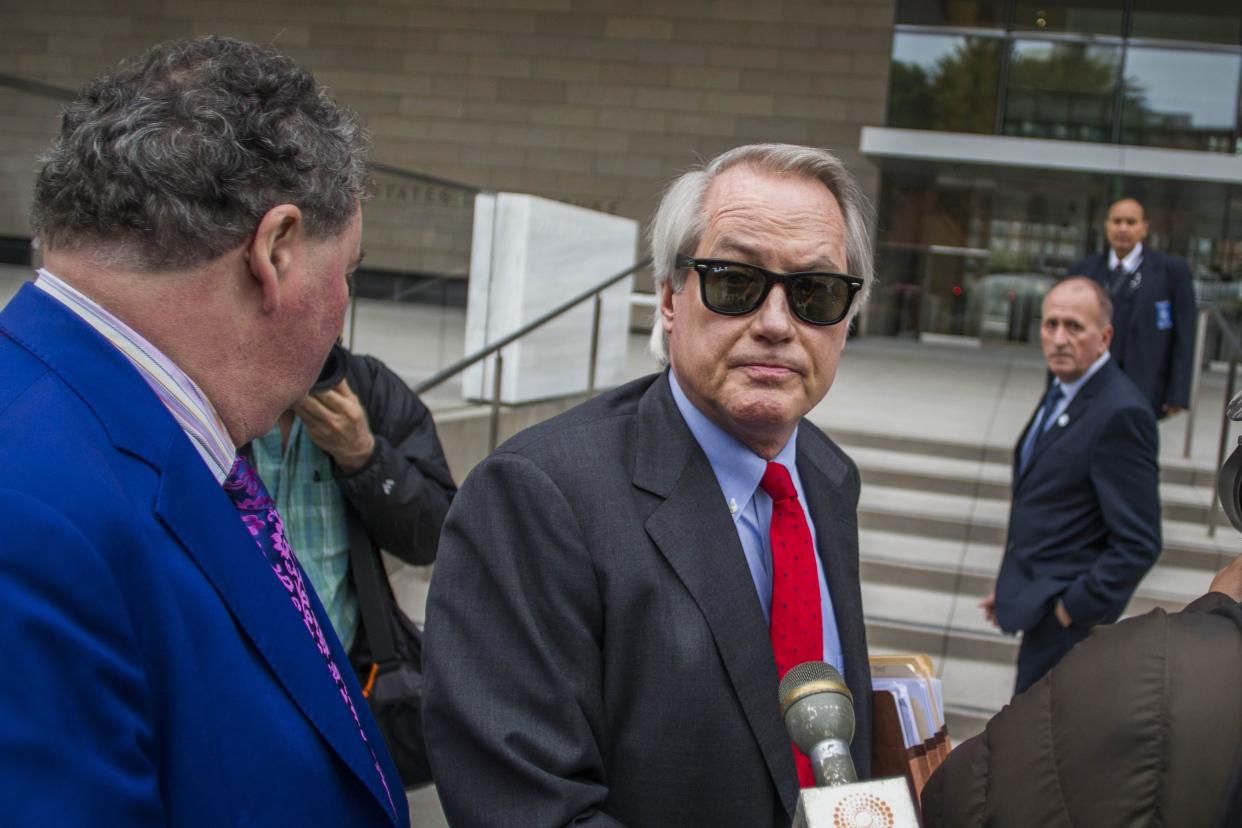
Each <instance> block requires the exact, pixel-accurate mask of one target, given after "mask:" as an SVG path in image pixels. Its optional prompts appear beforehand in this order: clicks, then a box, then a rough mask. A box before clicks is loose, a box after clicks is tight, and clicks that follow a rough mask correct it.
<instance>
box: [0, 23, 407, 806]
mask: <svg viewBox="0 0 1242 828" xmlns="http://www.w3.org/2000/svg"><path fill="white" fill-rule="evenodd" d="M363 144H364V139H363V135H362V131H361V127H360V126H359V125H358V123H357V121H356V118H355V117H354V116H353V115H352V114H351V113H349V112H347V111H345V110H343V109H342V108H340V107H338V106H337V105H336V104H335V103H334V102H333V101H332V100H331V99H330V98H329V97H328V96H327V94H326V93H325V91H324V90H323V89H322V88H320V87H318V86H317V85H316V84H315V81H314V78H312V77H311V75H310V74H309V73H308V72H306V71H305V70H303V69H301V68H299V67H298V66H296V65H295V64H293V63H292V62H291V61H289V60H288V59H287V58H285V57H282V56H281V55H279V54H277V53H276V52H274V51H273V50H271V49H268V48H260V47H256V46H253V45H250V44H246V43H242V42H240V41H236V40H231V39H227V38H201V39H197V40H188V41H179V42H173V43H168V44H163V45H161V46H156V47H154V48H153V49H151V50H150V51H148V52H147V53H146V54H144V55H142V56H141V57H139V58H136V59H134V60H131V61H128V62H125V63H123V64H121V65H120V66H119V67H117V68H116V69H114V70H113V71H112V72H110V73H109V74H106V75H104V76H102V77H100V78H98V79H96V80H95V81H93V82H92V83H91V84H90V85H88V86H87V88H86V89H85V90H84V92H83V94H82V96H81V97H80V98H79V99H78V100H76V101H75V102H74V103H72V104H70V105H69V106H68V108H67V109H66V112H65V115H64V119H63V123H62V129H61V133H60V135H59V137H58V138H57V140H56V143H55V144H54V146H53V147H52V149H51V151H50V152H49V153H48V154H47V155H46V156H45V159H44V161H45V163H44V166H43V168H42V170H41V171H40V173H39V177H38V182H37V184H36V191H35V203H34V207H33V210H32V222H33V226H34V230H35V233H36V236H37V238H38V240H39V242H40V244H41V246H42V248H43V250H44V269H42V270H40V271H39V276H38V279H37V281H36V282H35V283H34V284H28V285H25V286H24V287H23V288H22V289H21V290H20V291H19V293H18V294H17V295H16V296H15V297H14V298H13V300H12V301H11V302H10V303H9V304H8V306H7V307H5V308H4V310H3V311H2V312H0V605H2V606H3V607H4V611H3V612H2V613H0V660H2V661H3V664H4V668H3V670H0V710H3V711H5V712H4V715H3V716H0V802H3V803H4V806H3V807H4V814H3V821H4V823H5V824H6V825H16V826H26V825H124V826H156V825H177V826H223V825H315V826H336V825H351V826H353V825H374V826H378V825H391V826H405V825H407V824H408V819H409V817H408V813H407V809H406V803H405V799H404V797H403V795H402V790H401V786H400V782H399V781H398V777H397V772H396V770H395V768H394V767H393V766H392V762H391V760H390V759H389V757H388V754H387V752H386V751H385V749H384V746H383V742H382V740H381V737H380V734H379V731H378V730H377V728H376V726H375V723H374V721H373V719H372V717H371V715H370V713H369V711H368V709H367V706H366V702H365V700H364V698H363V696H362V694H361V692H360V689H359V687H358V683H357V681H356V680H355V678H354V677H353V673H352V671H351V670H350V669H349V661H348V659H347V657H346V654H345V652H344V651H343V650H342V648H341V645H340V642H339V641H338V640H337V638H336V635H335V634H334V633H333V631H332V628H331V625H330V624H329V623H328V621H327V616H326V615H325V614H324V611H323V607H322V606H321V605H320V603H319V601H318V599H317V598H316V596H315V593H314V590H313V589H311V588H309V587H308V583H309V581H308V580H307V579H306V577H305V574H304V573H303V572H302V570H301V568H300V567H298V565H297V563H296V561H295V560H294V559H293V556H292V554H291V550H290V549H289V546H288V542H287V539H286V537H285V535H284V532H283V527H282V524H281V520H280V516H279V515H278V514H277V513H276V510H275V507H274V506H273V505H272V504H271V502H270V498H268V497H267V493H266V492H265V490H264V489H263V486H262V484H261V482H259V481H258V479H257V477H256V476H254V474H253V472H252V471H251V470H250V469H249V468H248V467H247V465H246V464H245V462H244V461H240V460H238V459H237V456H236V448H237V446H240V445H242V444H244V443H246V442H248V441H249V440H251V439H253V438H255V437H258V436H259V435H261V434H263V433H264V432H265V431H266V430H267V429H268V428H269V427H270V426H271V425H272V424H273V423H274V422H275V421H276V418H277V416H278V415H279V414H280V413H281V412H282V411H284V410H286V409H287V408H289V407H290V406H291V405H292V404H293V403H295V402H296V401H298V400H300V399H301V398H302V397H303V396H305V394H306V391H307V389H308V388H309V387H310V385H311V383H312V382H313V381H314V379H315V377H316V375H317V373H318V371H319V368H320V366H321V365H322V363H323V361H324V358H325V356H326V355H327V352H328V349H329V347H330V346H331V344H332V342H333V340H334V338H335V337H336V335H337V333H338V332H339V331H340V328H341V324H342V321H343V315H344V311H345V306H346V303H347V301H348V277H349V274H350V272H351V271H352V270H353V269H354V268H355V267H356V266H357V264H358V261H359V258H360V256H361V250H360V241H361V228H362V225H361V213H360V209H359V198H360V196H361V194H362V192H363V187H364V182H365V178H366V170H365V161H364V157H363Z"/></svg>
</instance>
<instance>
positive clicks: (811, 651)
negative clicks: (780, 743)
mask: <svg viewBox="0 0 1242 828" xmlns="http://www.w3.org/2000/svg"><path fill="white" fill-rule="evenodd" d="M759 486H760V488H762V489H763V490H764V491H765V492H767V493H768V496H769V497H771V498H772V526H771V529H770V531H769V538H770V539H771V542H772V623H771V627H770V635H771V636H772V654H773V655H774V656H776V674H777V675H776V677H777V679H778V680H779V679H782V678H784V677H785V674H786V673H787V672H789V669H790V668H791V667H793V666H795V665H797V664H801V663H802V662H804V661H822V660H823V658H824V619H823V615H822V611H821V608H820V605H819V578H818V577H817V576H816V574H815V545H814V544H813V543H811V530H810V527H808V526H807V524H806V515H805V514H803V512H802V507H801V506H800V505H799V504H798V492H797V490H796V489H795V488H794V484H793V480H792V479H790V477H789V470H788V469H786V468H785V467H784V466H782V465H781V464H780V463H768V468H767V470H766V471H764V473H763V479H762V480H760V481H759ZM793 753H794V763H795V764H796V765H797V767H798V783H799V784H800V785H801V786H802V787H804V788H811V787H814V786H815V776H814V774H812V773H811V762H810V760H809V759H807V758H806V756H804V755H803V754H802V752H801V751H799V750H798V749H797V748H796V747H795V748H793Z"/></svg>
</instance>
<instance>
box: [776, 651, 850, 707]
mask: <svg viewBox="0 0 1242 828" xmlns="http://www.w3.org/2000/svg"><path fill="white" fill-rule="evenodd" d="M824 690H829V691H835V692H838V693H844V694H845V695H846V696H849V697H850V699H851V701H852V700H853V694H852V693H850V690H849V687H847V686H846V684H845V679H844V678H843V677H842V676H841V673H840V671H838V670H837V668H836V667H833V666H832V665H831V664H829V663H827V662H826V661H804V662H802V663H801V664H795V665H794V666H793V667H791V668H790V669H789V672H788V673H786V674H785V677H784V678H783V679H781V686H780V689H779V690H778V691H777V695H778V696H779V697H780V700H781V715H782V716H783V715H784V714H785V711H786V710H788V709H789V707H790V705H792V704H793V703H794V702H796V701H797V700H798V699H799V698H801V697H802V696H805V695H807V692H806V691H810V692H820V691H824Z"/></svg>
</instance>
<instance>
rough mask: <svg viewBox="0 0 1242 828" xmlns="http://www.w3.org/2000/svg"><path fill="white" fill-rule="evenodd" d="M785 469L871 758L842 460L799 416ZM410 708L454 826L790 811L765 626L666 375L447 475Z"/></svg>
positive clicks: (688, 819) (864, 768)
mask: <svg viewBox="0 0 1242 828" xmlns="http://www.w3.org/2000/svg"><path fill="white" fill-rule="evenodd" d="M797 463H798V472H799V474H800V476H801V478H802V483H803V486H804V488H805V490H806V495H807V500H808V502H809V506H810V513H811V517H812V519H813V520H814V521H815V527H816V533H817V537H818V538H819V544H820V551H821V554H822V555H823V558H824V570H825V573H826V575H827V578H828V587H829V590H830V592H831V594H832V601H833V606H834V609H835V613H836V621H837V625H838V627H839V630H840V635H841V644H842V647H843V650H844V653H845V667H846V670H845V672H846V679H847V681H848V683H849V685H850V688H851V690H852V692H853V695H854V700H855V715H856V717H857V728H856V734H855V738H854V742H853V749H852V751H853V755H854V762H855V764H856V765H857V767H858V770H859V773H860V775H861V776H863V777H866V776H867V775H868V772H869V769H870V753H871V747H870V736H871V693H870V688H871V681H870V671H869V666H868V662H867V644H866V636H865V631H864V627H863V617H862V601H861V596H860V592H859V583H858V524H857V516H856V507H857V502H858V486H859V484H858V473H857V469H856V468H855V466H854V464H853V463H852V462H851V461H850V460H849V458H848V457H846V455H845V454H844V453H842V451H841V450H840V449H839V448H837V446H836V445H835V444H834V443H832V442H831V441H830V440H829V439H828V438H827V437H826V436H824V434H823V433H822V432H820V431H819V430H818V429H816V428H815V427H814V426H812V425H810V424H809V423H807V422H803V423H802V426H801V428H800V430H799V432H798V461H797ZM426 635H427V637H426V646H425V648H424V654H425V670H426V691H425V697H424V716H423V720H424V723H425V727H426V732H427V742H428V748H429V750H430V754H431V764H432V770H433V772H434V774H435V777H436V783H437V786H438V789H439V793H440V799H441V801H442V802H443V804H444V809H445V813H446V814H447V815H448V818H449V821H450V822H451V823H452V824H453V825H462V826H472V825H501V824H505V825H565V824H569V823H573V824H575V825H577V824H591V825H616V824H632V825H713V826H732V825H736V826H758V825H779V826H781V827H782V828H785V826H788V825H789V823H790V820H791V819H792V817H793V813H794V809H795V807H796V803H797V797H798V782H797V773H796V771H795V769H794V762H793V755H792V753H791V750H790V741H789V736H788V735H787V733H786V731H785V728H784V726H783V723H782V721H781V717H780V711H779V707H778V699H777V687H778V682H777V677H776V675H777V674H776V664H775V661H774V659H773V656H772V648H771V644H770V643H769V640H768V625H767V622H766V620H765V618H764V616H763V611H762V609H761V608H760V605H759V600H758V596H757V595H756V594H755V585H754V582H753V581H752V580H751V576H750V571H749V569H748V568H747V566H746V559H745V557H744V555H743V552H742V546H741V542H740V541H739V540H738V536H737V532H736V530H735V528H734V525H733V521H732V519H731V517H730V515H729V510H728V508H727V506H726V504H725V502H724V498H723V496H722V495H721V493H720V487H719V485H718V484H717V482H716V478H715V475H714V474H713V472H712V469H711V466H710V464H709V463H708V460H707V457H706V455H704V453H703V451H702V449H701V448H700V447H699V445H698V443H697V442H696V441H695V440H694V437H693V436H692V435H691V433H690V430H689V429H688V428H687V426H686V424H685V421H684V420H683V419H682V417H681V414H680V413H679V412H678V410H677V406H676V404H675V403H674V401H673V396H672V393H671V392H670V390H669V383H668V378H667V374H660V375H655V376H651V377H646V378H643V379H640V380H637V381H635V382H632V383H630V384H628V385H626V386H623V387H621V388H619V389H616V390H614V391H612V392H610V393H608V394H605V395H603V396H601V397H597V398H596V399H594V400H592V401H590V402H588V403H585V404H584V405H581V406H579V407H577V408H575V409H574V410H572V411H569V412H567V413H565V414H563V415H561V416H559V417H556V418H554V419H552V420H549V421H547V422H545V423H543V424H541V425H538V426H536V427H534V428H531V429H528V430H527V431H525V432H523V433H521V434H520V435H518V436H517V437H515V438H514V439H512V440H510V441H509V442H508V443H506V444H505V445H504V446H502V447H501V448H500V449H499V450H498V451H497V452H496V453H495V454H493V455H492V456H491V457H489V458H487V459H486V460H484V461H483V462H482V463H481V464H480V465H479V466H477V467H476V468H475V469H474V471H473V472H472V473H471V474H470V476H469V478H468V479H467V480H466V482H465V483H464V484H463V486H462V488H461V491H460V492H459V493H458V495H457V498H456V499H455V500H454V501H453V506H452V508H451V509H450V510H449V516H448V520H447V522H446V524H445V527H444V531H443V533H442V535H441V543H440V551H439V559H438V563H437V564H436V574H435V577H434V578H433V579H432V587H431V595H430V599H429V603H428V609H427V630H426Z"/></svg>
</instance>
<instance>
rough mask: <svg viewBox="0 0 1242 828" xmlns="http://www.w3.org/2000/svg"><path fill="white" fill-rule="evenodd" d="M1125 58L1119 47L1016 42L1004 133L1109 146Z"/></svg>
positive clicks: (1011, 67)
mask: <svg viewBox="0 0 1242 828" xmlns="http://www.w3.org/2000/svg"><path fill="white" fill-rule="evenodd" d="M1120 59H1121V50H1120V49H1119V48H1118V47H1116V46H1098V45H1091V44H1088V43H1063V42H1055V41H1046V40H1015V41H1014V44H1013V58H1012V60H1011V61H1010V64H1009V88H1008V95H1007V98H1006V104H1005V126H1004V132H1005V134H1006V135H1021V136H1026V137H1032V138H1057V139H1061V140H1067V141H1098V142H1107V141H1109V140H1110V139H1111V138H1112V119H1113V96H1114V88H1115V86H1116V82H1117V67H1118V65H1119V63H1120Z"/></svg>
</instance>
